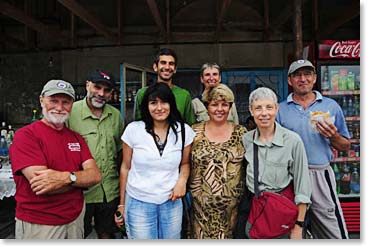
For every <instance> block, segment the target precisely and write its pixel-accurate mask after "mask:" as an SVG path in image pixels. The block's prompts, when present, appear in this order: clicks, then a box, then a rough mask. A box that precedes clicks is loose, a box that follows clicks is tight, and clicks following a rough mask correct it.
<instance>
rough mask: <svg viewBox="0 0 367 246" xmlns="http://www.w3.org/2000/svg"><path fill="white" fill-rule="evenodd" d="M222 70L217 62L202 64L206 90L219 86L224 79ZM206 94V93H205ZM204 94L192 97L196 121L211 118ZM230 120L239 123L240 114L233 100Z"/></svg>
mask: <svg viewBox="0 0 367 246" xmlns="http://www.w3.org/2000/svg"><path fill="white" fill-rule="evenodd" d="M221 73H222V70H221V68H220V66H219V65H218V64H216V63H210V62H206V63H204V64H203V65H202V66H201V70H200V81H201V83H202V84H203V86H204V92H205V91H207V90H209V89H210V88H212V87H215V86H218V85H219V84H220V83H221V80H222V75H221ZM203 94H204V93H203ZM203 94H202V95H199V96H197V97H195V98H194V99H192V101H191V103H192V109H193V111H194V114H195V118H196V122H202V121H207V120H209V115H208V111H207V109H206V107H205V105H204V103H203V100H202V99H203ZM228 120H229V121H232V122H233V123H235V124H238V114H237V109H236V104H235V103H234V102H233V103H232V107H231V110H230V111H229V114H228Z"/></svg>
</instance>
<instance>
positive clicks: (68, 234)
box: [15, 204, 85, 239]
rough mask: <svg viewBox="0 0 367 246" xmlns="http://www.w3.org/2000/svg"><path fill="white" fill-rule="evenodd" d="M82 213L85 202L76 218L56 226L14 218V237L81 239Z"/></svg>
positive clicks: (82, 227)
mask: <svg viewBox="0 0 367 246" xmlns="http://www.w3.org/2000/svg"><path fill="white" fill-rule="evenodd" d="M84 213H85V204H84V206H83V210H82V212H81V213H80V215H79V216H78V218H76V219H75V220H74V221H72V222H70V223H69V224H65V225H58V226H50V225H40V224H34V223H28V222H25V221H22V220H19V219H17V218H15V221H16V222H15V239H83V238H84Z"/></svg>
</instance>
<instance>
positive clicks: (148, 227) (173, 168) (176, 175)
mask: <svg viewBox="0 0 367 246" xmlns="http://www.w3.org/2000/svg"><path fill="white" fill-rule="evenodd" d="M141 112H142V120H140V121H134V122H132V123H130V124H129V125H128V126H127V127H126V129H125V131H124V133H123V135H122V137H121V139H122V141H123V160H122V166H121V170H120V195H121V200H120V205H119V206H118V208H117V210H118V211H120V212H121V214H123V215H124V216H123V218H122V219H120V220H119V219H117V218H116V217H115V222H116V225H117V226H121V225H122V224H124V223H125V225H126V231H127V235H128V238H129V239H179V238H180V235H181V226H182V212H183V207H182V200H181V198H182V197H183V196H184V195H185V193H186V182H187V179H188V177H189V174H190V160H189V155H190V151H191V143H192V141H193V138H194V136H195V133H194V132H193V130H192V129H191V128H190V127H189V126H188V125H186V124H184V123H183V119H182V118H181V116H180V113H179V111H178V110H177V106H176V101H175V97H174V95H173V93H172V91H171V89H170V88H169V87H168V86H167V85H166V84H164V83H156V84H154V85H152V86H150V87H149V88H148V89H147V90H146V92H145V95H144V97H143V100H142V104H141ZM182 126H184V127H182ZM182 128H183V129H184V133H183V132H182ZM183 138H184V142H182V140H183Z"/></svg>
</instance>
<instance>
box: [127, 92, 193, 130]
mask: <svg viewBox="0 0 367 246" xmlns="http://www.w3.org/2000/svg"><path fill="white" fill-rule="evenodd" d="M147 88H148V87H144V88H142V89H140V90H139V91H138V93H137V94H136V101H135V110H134V111H135V120H140V119H141V112H140V105H141V102H142V100H143V96H144V94H145V91H146V90H147ZM171 90H172V93H173V95H174V96H175V99H176V105H177V109H178V111H179V112H180V113H181V116H182V118H183V119H184V121H185V122H186V123H187V124H188V125H190V126H191V125H192V124H194V123H195V115H194V111H193V110H192V104H191V96H190V93H189V92H188V91H187V90H185V89H182V88H180V87H178V86H175V85H174V86H173V87H172V88H171Z"/></svg>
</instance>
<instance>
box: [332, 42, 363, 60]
mask: <svg viewBox="0 0 367 246" xmlns="http://www.w3.org/2000/svg"><path fill="white" fill-rule="evenodd" d="M359 51H360V42H358V43H352V44H350V43H348V42H346V43H342V42H335V43H334V44H333V45H332V46H331V48H330V50H329V56H330V57H344V58H346V57H353V58H358V57H359Z"/></svg>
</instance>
